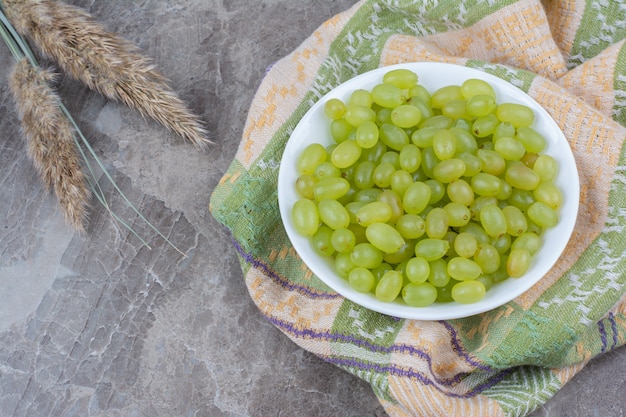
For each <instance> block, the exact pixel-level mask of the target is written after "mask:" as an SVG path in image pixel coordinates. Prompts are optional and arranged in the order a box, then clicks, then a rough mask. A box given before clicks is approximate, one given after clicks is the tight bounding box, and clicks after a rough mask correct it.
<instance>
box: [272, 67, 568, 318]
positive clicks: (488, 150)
mask: <svg viewBox="0 0 626 417" xmlns="http://www.w3.org/2000/svg"><path fill="white" fill-rule="evenodd" d="M579 194H580V185H579V179H578V171H577V168H576V163H575V160H574V157H573V154H572V151H571V149H570V146H569V144H568V142H567V140H566V138H565V136H564V135H563V133H562V131H561V130H560V129H559V127H558V125H557V124H556V122H555V121H554V120H553V119H552V118H551V116H550V115H549V113H548V112H547V111H546V110H545V109H544V108H542V107H541V106H540V105H539V104H538V103H537V102H536V101H535V100H534V99H532V98H531V97H530V96H528V95H527V94H526V93H524V92H523V91H522V90H520V89H519V88H517V87H516V86H514V85H513V84H511V83H509V82H507V81H505V80H503V79H501V78H498V77H496V76H493V75H490V74H489V73H486V72H484V71H481V70H479V69H474V68H469V67H464V66H459V65H454V64H447V63H435V62H416V63H406V64H398V65H392V66H387V67H381V68H378V69H375V70H372V71H369V72H366V73H363V74H360V75H358V76H356V77H354V78H352V79H350V80H348V81H347V82H345V83H343V84H341V85H339V86H338V87H336V88H334V89H332V90H331V91H330V92H329V93H327V94H326V95H324V96H323V97H322V98H320V99H319V100H318V101H316V102H315V104H314V105H313V106H312V107H311V108H310V109H309V110H308V111H307V112H306V114H305V115H304V116H303V117H302V118H301V119H300V121H299V122H298V124H297V125H296V127H295V129H294V130H293V132H292V133H291V135H290V138H289V140H288V142H287V144H286V146H285V150H284V153H283V156H282V160H281V164H280V168H279V176H278V201H279V208H280V214H281V218H282V221H283V224H284V227H285V230H286V233H287V236H288V237H289V239H290V241H291V243H292V244H293V247H294V249H295V250H296V252H297V253H298V255H299V256H300V257H301V259H302V260H303V262H304V263H305V264H306V265H307V267H308V268H309V269H310V270H311V271H312V272H313V273H314V274H315V275H316V276H317V277H318V278H319V279H320V280H322V281H323V282H324V283H325V284H326V285H327V286H328V287H330V288H331V289H332V290H333V291H336V292H337V293H339V294H341V295H342V296H344V297H345V298H347V299H349V300H351V301H352V302H354V303H357V304H359V305H361V306H363V307H365V308H368V309H370V310H374V311H377V312H379V313H382V314H386V315H390V316H394V317H398V318H408V319H417V320H445V319H454V318H462V317H467V316H471V315H475V314H480V313H483V312H485V311H489V310H492V309H494V308H497V307H499V306H501V305H503V304H505V303H507V302H509V301H511V300H513V299H514V298H516V297H518V296H520V295H521V294H523V293H524V292H526V291H528V290H529V289H530V288H531V287H532V286H533V285H535V284H537V283H538V281H540V280H541V279H542V278H543V277H544V276H545V275H546V273H547V272H548V271H549V270H550V269H551V268H552V267H553V266H554V264H555V263H556V261H557V260H558V259H559V257H560V256H561V254H562V252H563V250H564V249H565V247H566V245H567V243H568V241H569V239H570V237H571V234H572V231H573V229H574V225H575V222H576V216H577V212H578V205H579Z"/></svg>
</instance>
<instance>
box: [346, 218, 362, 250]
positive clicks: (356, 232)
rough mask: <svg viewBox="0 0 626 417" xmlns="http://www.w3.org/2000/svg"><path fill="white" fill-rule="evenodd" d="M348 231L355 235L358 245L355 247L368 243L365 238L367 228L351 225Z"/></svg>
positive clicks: (355, 224)
mask: <svg viewBox="0 0 626 417" xmlns="http://www.w3.org/2000/svg"><path fill="white" fill-rule="evenodd" d="M348 229H350V231H351V232H352V233H354V240H355V243H356V244H355V246H356V245H358V244H359V243H365V242H367V237H365V227H363V226H361V225H360V224H357V223H350V224H349V225H348Z"/></svg>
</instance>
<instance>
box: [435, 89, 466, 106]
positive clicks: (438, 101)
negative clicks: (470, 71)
mask: <svg viewBox="0 0 626 417" xmlns="http://www.w3.org/2000/svg"><path fill="white" fill-rule="evenodd" d="M462 99H463V95H462V94H461V87H460V86H458V85H448V86H445V87H441V88H439V89H437V90H436V91H435V92H434V93H433V94H432V96H431V100H432V106H433V108H436V109H442V108H443V106H444V105H445V104H446V103H448V102H449V101H452V100H462Z"/></svg>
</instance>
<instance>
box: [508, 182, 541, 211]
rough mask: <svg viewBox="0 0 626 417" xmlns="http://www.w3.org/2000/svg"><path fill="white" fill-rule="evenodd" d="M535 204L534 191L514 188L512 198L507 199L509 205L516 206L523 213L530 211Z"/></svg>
mask: <svg viewBox="0 0 626 417" xmlns="http://www.w3.org/2000/svg"><path fill="white" fill-rule="evenodd" d="M534 202H535V196H534V195H533V193H532V191H528V190H520V189H518V188H514V189H513V190H512V191H511V196H510V197H509V198H508V199H507V203H508V204H509V205H511V206H515V207H517V208H518V209H520V210H522V211H526V210H528V208H529V207H530V206H531V205H532V204H533V203H534Z"/></svg>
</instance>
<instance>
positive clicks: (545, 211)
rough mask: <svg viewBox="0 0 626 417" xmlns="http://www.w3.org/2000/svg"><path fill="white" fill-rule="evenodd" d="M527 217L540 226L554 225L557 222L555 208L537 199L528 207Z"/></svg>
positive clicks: (557, 216) (557, 217)
mask: <svg viewBox="0 0 626 417" xmlns="http://www.w3.org/2000/svg"><path fill="white" fill-rule="evenodd" d="M526 214H528V218H529V219H530V220H531V221H533V222H534V223H535V224H537V226H539V227H541V228H549V227H554V226H556V224H557V223H558V222H559V215H558V214H557V212H556V210H554V209H553V208H551V207H550V206H549V205H547V204H546V203H543V202H541V201H537V202H535V203H533V204H532V205H531V206H530V207H528V211H527V213H526Z"/></svg>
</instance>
